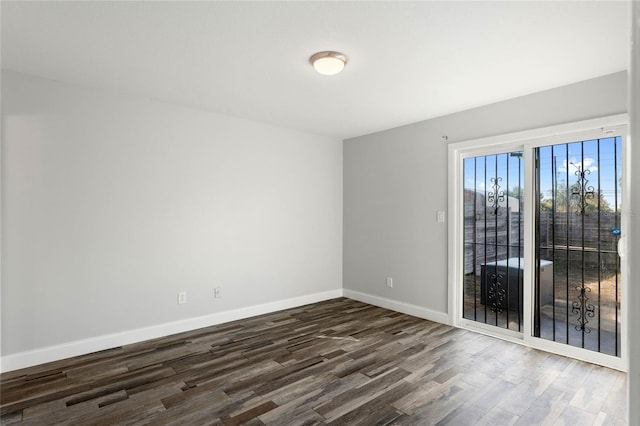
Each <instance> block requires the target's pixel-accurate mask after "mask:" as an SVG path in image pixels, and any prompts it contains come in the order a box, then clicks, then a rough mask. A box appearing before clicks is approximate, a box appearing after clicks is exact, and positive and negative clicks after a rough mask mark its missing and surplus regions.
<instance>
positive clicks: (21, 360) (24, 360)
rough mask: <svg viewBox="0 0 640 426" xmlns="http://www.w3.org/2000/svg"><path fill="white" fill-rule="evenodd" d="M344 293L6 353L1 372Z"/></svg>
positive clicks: (317, 296)
mask: <svg viewBox="0 0 640 426" xmlns="http://www.w3.org/2000/svg"><path fill="white" fill-rule="evenodd" d="M342 294H343V293H342V289H336V290H330V291H325V292H322V293H314V294H309V295H306V296H300V297H293V298H290V299H285V300H278V301H276V302H269V303H263V304H260V305H254V306H247V307H245V308H239V309H233V310H230V311H224V312H217V313H214V314H210V315H204V316H200V317H195V318H189V319H185V320H180V321H173V322H169V323H165V324H159V325H154V326H151V327H144V328H138V329H134V330H129V331H123V332H120V333H114V334H107V335H104V336H98V337H92V338H89V339H83V340H77V341H74V342H69V343H63V344H61V345H55V346H49V347H46V348H41V349H35V350H32V351H26V352H19V353H15V354H11V355H5V356H3V357H1V358H0V372H7V371H13V370H18V369H20V368H26V367H31V366H34V365H38V364H44V363H47V362H52V361H58V360H61V359H65V358H70V357H73V356H78V355H85V354H89V353H92V352H96V351H102V350H105V349H111V348H116V347H118V346H123V345H128V344H131V343H137V342H142V341H144V340H149V339H155V338H158V337H164V336H169V335H171V334H175V333H182V332H185V331H191V330H196V329H198V328H203V327H209V326H212V325H216V324H222V323H225V322H229V321H235V320H239V319H244V318H249V317H254V316H256V315H263V314H268V313H271V312H276V311H281V310H283V309H290V308H296V307H298V306H303V305H308V304H310V303H316V302H321V301H323V300H329V299H335V298H337V297H342Z"/></svg>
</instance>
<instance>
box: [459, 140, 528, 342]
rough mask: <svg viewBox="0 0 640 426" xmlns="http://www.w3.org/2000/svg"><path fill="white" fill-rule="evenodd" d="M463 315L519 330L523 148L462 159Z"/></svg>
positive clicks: (521, 297)
mask: <svg viewBox="0 0 640 426" xmlns="http://www.w3.org/2000/svg"><path fill="white" fill-rule="evenodd" d="M463 168H464V172H463V173H464V202H463V208H464V226H463V229H464V279H463V292H462V294H463V298H462V299H463V306H462V316H463V318H465V319H468V320H473V321H477V322H481V323H485V324H490V325H493V326H496V327H501V328H506V329H510V330H515V331H521V330H522V312H523V309H522V307H523V303H522V301H523V278H524V259H523V254H524V214H523V213H524V203H523V182H524V165H523V159H522V152H505V153H501V154H494V155H486V156H479V157H472V158H466V159H464V163H463Z"/></svg>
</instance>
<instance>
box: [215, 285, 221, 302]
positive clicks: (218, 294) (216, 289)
mask: <svg viewBox="0 0 640 426" xmlns="http://www.w3.org/2000/svg"><path fill="white" fill-rule="evenodd" d="M213 297H214V298H216V299H220V298H221V297H222V288H220V287H216V288H214V289H213Z"/></svg>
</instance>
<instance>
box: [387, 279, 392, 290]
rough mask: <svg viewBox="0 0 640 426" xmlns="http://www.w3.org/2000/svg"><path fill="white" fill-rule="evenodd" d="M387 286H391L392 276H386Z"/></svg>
mask: <svg viewBox="0 0 640 426" xmlns="http://www.w3.org/2000/svg"><path fill="white" fill-rule="evenodd" d="M387 287H389V288H393V278H391V277H387Z"/></svg>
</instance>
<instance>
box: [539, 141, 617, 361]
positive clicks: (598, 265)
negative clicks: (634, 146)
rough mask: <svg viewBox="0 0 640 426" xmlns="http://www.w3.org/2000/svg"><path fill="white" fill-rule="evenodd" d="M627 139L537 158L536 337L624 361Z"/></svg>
mask: <svg viewBox="0 0 640 426" xmlns="http://www.w3.org/2000/svg"><path fill="white" fill-rule="evenodd" d="M621 151H622V138H621V137H609V138H603V139H594V140H587V141H579V142H575V143H568V144H560V145H552V146H543V147H540V148H537V149H536V150H535V155H536V165H537V167H536V183H535V184H536V192H537V194H538V197H537V202H536V212H535V214H536V224H535V234H536V246H535V254H536V260H535V264H536V278H535V283H534V285H535V297H534V300H535V303H534V304H535V306H534V330H533V333H534V336H536V337H540V338H543V339H546V340H552V341H555V342H561V343H565V344H568V345H571V346H576V347H580V348H585V349H589V350H592V351H596V352H601V353H605V354H609V355H614V356H620V352H621V351H620V347H621V345H620V318H621V317H620V297H621V287H622V285H621V284H622V283H621V274H620V258H619V256H618V253H617V243H618V238H619V236H620V212H621V203H622V191H621V184H622V152H621Z"/></svg>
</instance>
